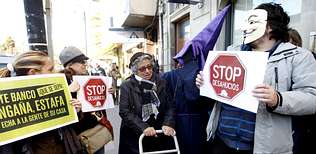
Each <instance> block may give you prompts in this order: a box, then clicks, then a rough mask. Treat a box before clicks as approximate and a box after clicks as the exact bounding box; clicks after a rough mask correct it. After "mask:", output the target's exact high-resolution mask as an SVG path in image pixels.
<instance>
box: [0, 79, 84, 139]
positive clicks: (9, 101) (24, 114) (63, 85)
mask: <svg viewBox="0 0 316 154" xmlns="http://www.w3.org/2000/svg"><path fill="white" fill-rule="evenodd" d="M70 100H71V95H70V92H69V88H68V84H67V81H66V78H65V75H64V74H49V75H32V76H21V77H9V78H0V136H1V137H0V145H4V144H7V143H10V142H14V141H17V140H20V139H23V138H26V137H30V136H33V135H36V134H39V133H43V132H47V131H49V130H53V129H56V128H59V127H62V126H65V125H68V124H71V123H74V122H77V121H78V118H77V115H76V111H75V109H74V107H73V106H71V104H70Z"/></svg>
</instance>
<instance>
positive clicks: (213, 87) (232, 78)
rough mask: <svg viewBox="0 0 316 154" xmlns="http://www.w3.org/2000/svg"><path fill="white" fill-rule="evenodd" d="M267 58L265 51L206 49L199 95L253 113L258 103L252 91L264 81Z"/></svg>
mask: <svg viewBox="0 0 316 154" xmlns="http://www.w3.org/2000/svg"><path fill="white" fill-rule="evenodd" d="M267 60H268V53H267V52H254V51H252V52H246V51H212V52H209V54H208V57H207V60H206V63H205V66H204V69H203V79H204V84H203V86H202V87H201V89H200V94H201V95H202V96H207V97H210V98H212V99H215V100H217V101H220V102H223V103H227V104H229V105H232V106H235V107H238V108H241V109H244V110H248V111H251V112H254V113H256V112H257V109H258V105H259V102H258V100H257V99H256V98H255V97H253V96H252V93H251V91H252V90H253V89H254V87H255V86H256V85H258V84H261V83H263V79H264V72H265V68H266V64H267Z"/></svg>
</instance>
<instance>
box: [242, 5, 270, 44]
mask: <svg viewBox="0 0 316 154" xmlns="http://www.w3.org/2000/svg"><path fill="white" fill-rule="evenodd" d="M267 18H268V12H267V11H266V10H263V9H255V10H250V11H248V14H247V16H246V20H245V22H244V24H243V26H242V28H241V30H242V31H243V36H242V37H243V38H242V39H244V44H248V43H251V42H253V41H255V40H257V39H259V38H260V37H262V36H263V35H264V33H265V31H266V26H267Z"/></svg>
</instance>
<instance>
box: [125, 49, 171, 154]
mask: <svg viewBox="0 0 316 154" xmlns="http://www.w3.org/2000/svg"><path fill="white" fill-rule="evenodd" d="M153 64H154V61H153V58H152V56H150V55H148V54H144V53H136V54H134V55H133V56H132V58H131V60H130V65H129V67H130V68H131V70H132V72H133V75H132V76H131V77H130V78H129V79H128V80H127V81H126V82H124V83H123V84H122V86H121V96H120V116H121V118H122V123H121V130H120V131H121V133H120V145H119V153H120V154H137V153H139V151H138V138H139V136H140V135H141V134H142V133H144V135H145V136H147V137H145V138H144V140H143V147H144V151H153V150H154V151H156V150H158V149H159V150H162V149H168V148H170V147H168V145H170V144H168V143H169V142H170V139H172V138H171V137H167V136H172V135H174V134H175V131H174V129H173V128H174V125H175V121H174V105H173V103H172V101H171V99H170V98H171V97H170V96H169V94H168V93H166V90H165V89H166V81H165V80H163V79H161V78H159V76H158V74H155V73H153ZM159 129H162V130H163V132H164V135H162V136H159V135H157V134H156V130H159ZM157 136H159V137H158V138H156V137H157ZM171 141H172V140H171ZM171 145H172V144H171Z"/></svg>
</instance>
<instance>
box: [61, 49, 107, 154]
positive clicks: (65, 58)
mask: <svg viewBox="0 0 316 154" xmlns="http://www.w3.org/2000/svg"><path fill="white" fill-rule="evenodd" d="M88 59H89V58H88V57H87V56H85V55H84V54H83V53H82V52H81V51H80V50H79V49H78V48H76V47H73V46H69V47H65V48H64V49H63V50H62V51H61V53H60V55H59V60H60V62H61V63H62V64H63V66H64V68H65V69H64V70H63V71H62V72H63V73H65V74H66V78H67V80H68V84H70V83H73V79H72V77H73V75H88V70H87V67H86V66H87V60H88ZM72 85H73V84H72ZM109 92H110V93H113V89H112V88H110V89H109ZM72 96H73V97H74V98H77V92H72ZM78 117H79V122H78V123H77V124H76V125H75V130H76V133H77V134H80V133H82V132H83V131H85V130H88V129H90V128H93V127H95V126H96V125H97V124H99V123H100V124H102V125H103V126H105V129H108V130H109V131H110V132H111V134H112V136H113V129H112V125H111V123H110V121H109V120H108V119H107V116H106V111H105V110H103V111H97V112H79V113H78ZM101 117H102V118H101ZM95 154H104V148H101V149H99V150H98V151H97V152H95Z"/></svg>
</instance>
